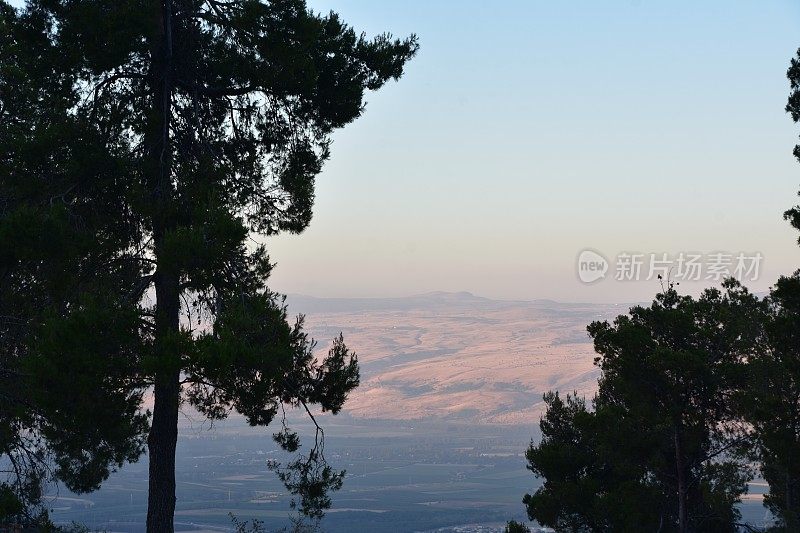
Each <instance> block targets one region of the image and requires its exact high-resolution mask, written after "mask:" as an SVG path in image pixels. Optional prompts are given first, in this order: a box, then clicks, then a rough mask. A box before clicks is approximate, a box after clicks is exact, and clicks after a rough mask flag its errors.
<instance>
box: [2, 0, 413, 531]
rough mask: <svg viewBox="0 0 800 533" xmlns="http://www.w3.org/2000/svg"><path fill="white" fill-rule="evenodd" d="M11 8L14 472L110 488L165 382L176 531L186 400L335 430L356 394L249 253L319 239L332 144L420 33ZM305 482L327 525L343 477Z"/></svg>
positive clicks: (292, 7) (299, 9)
mask: <svg viewBox="0 0 800 533" xmlns="http://www.w3.org/2000/svg"><path fill="white" fill-rule="evenodd" d="M0 10H1V11H0V16H1V17H2V18H0V30H2V31H0V36H2V37H0V38H1V39H3V40H2V42H0V274H2V278H1V279H2V281H0V283H2V285H0V291H2V300H0V307H2V309H1V310H0V314H2V319H0V327H2V338H3V341H4V342H3V346H2V348H0V349H1V350H2V361H0V363H1V364H2V366H0V380H6V381H8V383H9V384H11V383H13V384H15V386H11V385H9V386H8V388H6V387H4V386H3V387H0V389H1V390H2V391H3V394H4V395H6V396H8V397H9V399H10V400H11V401H10V402H4V403H3V405H2V408H0V417H2V421H0V423H2V433H1V434H0V439H1V440H0V444H3V445H5V447H4V449H3V452H4V453H5V454H6V455H7V456H8V457H14V458H16V457H19V456H20V453H21V452H20V450H22V449H30V446H28V447H27V448H26V447H23V448H16V449H12V448H13V446H15V445H18V444H19V442H17V441H18V440H19V439H20V438H21V436H26V438H27V436H28V435H34V436H35V438H36V439H40V438H41V439H44V440H41V441H40V440H37V441H36V443H35V446H36V447H37V449H38V448H40V447H41V448H42V449H45V448H46V449H48V450H49V451H50V452H52V453H55V457H56V462H57V464H58V470H57V472H56V474H57V477H58V478H60V479H63V480H65V481H67V483H68V484H70V486H71V487H72V488H75V489H78V490H89V489H92V488H95V487H96V486H97V485H98V483H99V482H100V481H102V479H104V478H105V477H106V476H107V474H108V471H109V468H112V467H114V465H117V466H118V465H120V464H122V463H123V462H124V461H129V460H134V459H135V458H136V457H138V455H139V454H140V453H141V451H142V449H143V448H142V446H143V436H144V434H145V432H147V431H148V429H147V428H148V419H147V418H146V417H143V416H142V414H140V412H139V408H140V403H141V400H142V397H143V394H144V393H145V391H147V390H149V389H151V390H152V391H153V394H154V396H155V406H154V408H153V412H152V417H151V418H150V419H149V434H148V436H147V445H148V448H149V460H150V496H149V497H150V499H149V510H148V529H149V530H151V531H171V530H172V514H173V512H174V504H175V497H174V491H175V482H174V453H175V441H176V438H177V414H178V406H179V404H180V402H181V401H188V402H190V403H191V404H192V405H193V406H194V407H195V408H197V409H198V410H199V411H200V412H202V413H203V414H205V415H206V416H208V417H210V418H214V419H218V418H222V417H224V416H226V415H227V414H228V413H229V412H230V411H231V410H235V411H237V412H239V413H241V414H242V415H244V416H245V417H246V418H247V420H248V421H249V422H250V423H251V424H253V425H267V424H269V423H270V422H271V421H272V420H273V419H274V417H275V415H276V414H277V413H278V411H279V410H280V409H281V407H282V406H283V405H291V406H298V407H303V408H306V409H307V408H308V407H309V406H311V405H318V406H319V407H320V408H321V409H322V410H327V411H332V412H334V413H335V412H337V411H338V410H339V409H341V407H342V405H343V403H344V401H345V399H346V397H347V394H348V392H349V391H350V390H352V389H353V388H354V387H355V386H356V385H357V384H358V365H357V362H356V359H355V356H354V355H353V354H352V353H351V352H350V351H349V350H348V349H347V347H346V346H345V345H344V342H343V340H342V339H341V338H339V339H336V340H335V341H334V343H333V345H332V347H331V349H330V351H329V353H328V356H327V357H325V358H322V359H317V358H315V356H314V354H313V348H314V343H313V341H311V340H310V339H309V338H308V337H307V335H306V334H305V333H304V332H303V330H302V317H299V318H298V320H297V321H295V322H289V320H288V317H287V311H286V307H285V305H284V303H283V299H282V298H281V297H280V296H279V295H277V294H275V293H274V292H272V291H271V290H269V289H268V288H267V286H266V280H267V278H268V276H269V273H270V270H271V268H272V264H271V262H270V260H269V257H268V255H267V251H266V248H265V246H264V245H263V244H255V242H256V240H255V239H254V238H253V237H254V236H257V235H262V236H269V235H275V234H277V233H280V232H290V233H299V232H301V231H303V229H305V228H306V227H307V225H308V224H309V222H310V220H311V215H312V206H313V201H314V179H315V177H316V175H317V174H318V173H319V172H320V170H321V168H322V165H323V163H324V161H325V160H326V159H327V158H328V157H329V153H330V143H331V138H330V135H331V133H332V132H333V131H335V130H336V129H338V128H341V127H343V126H345V125H346V124H348V123H350V122H352V121H353V120H354V119H355V118H357V117H358V116H359V115H360V114H361V113H362V112H363V109H364V94H365V91H367V90H375V89H378V88H380V87H381V86H382V85H383V84H384V83H386V82H387V81H388V80H390V79H393V78H394V79H396V78H398V77H399V76H400V75H401V74H402V71H403V67H404V65H405V63H406V62H407V61H408V60H409V58H411V57H412V56H413V55H414V53H415V52H416V49H417V43H416V39H415V38H414V37H413V36H412V37H410V38H408V39H404V40H397V39H393V38H392V37H391V36H389V35H380V36H378V37H376V38H374V39H368V38H366V37H365V36H364V35H359V34H357V33H356V32H355V31H354V30H353V29H351V28H350V27H348V26H347V25H346V24H344V23H343V22H342V21H341V19H340V18H339V16H338V15H336V14H335V13H330V14H327V15H322V14H317V13H314V12H312V11H310V10H309V9H308V8H307V6H306V5H305V2H304V1H303V0H274V1H261V0H159V1H154V0H113V1H112V0H31V1H29V2H28V3H27V5H26V7H25V8H24V9H22V10H15V9H14V8H12V7H10V6H9V5H8V4H7V3H6V2H0ZM23 377H24V379H21V378H23ZM309 413H310V412H309ZM98 419H102V420H103V423H102V424H97V423H96V422H97V421H98ZM93 421H94V422H95V423H94V424H92V422H93ZM15 439H16V440H15ZM276 440H278V441H279V442H280V443H281V444H282V445H283V446H284V447H286V448H287V449H291V450H294V449H296V448H297V446H298V442H297V438H296V435H294V434H293V433H292V432H291V431H289V430H288V429H286V430H282V431H280V432H278V433H277V434H276ZM309 458H311V459H315V460H319V459H320V457H319V455H318V452H317V447H316V446H315V447H314V448H313V449H312V451H311V452H310V453H309ZM302 464H306V463H305V462H302ZM295 471H299V472H301V474H300V478H299V481H298V478H296V476H295V477H293V476H291V475H289V474H288V473H287V475H289V477H291V478H292V479H295V481H297V482H296V483H294V484H293V485H292V487H293V490H294V491H295V492H296V493H297V494H299V495H300V496H301V497H302V500H303V502H316V503H309V505H310V507H303V510H304V511H306V512H307V513H308V514H311V515H317V514H318V513H317V511H316V510H315V509H317V508H319V507H320V506H322V507H324V506H326V505H329V500H326V499H325V498H319V497H318V492H319V489H320V488H325V487H331V486H332V487H334V488H335V487H336V486H337V484H340V482H341V475H340V474H337V473H335V472H332V471H331V470H330V469H329V468H327V467H324V468H321V469H319V468H306V469H295ZM15 479H20V480H21V479H22V476H17V477H16V478H15ZM12 484H13V483H12ZM19 486H21V485H19Z"/></svg>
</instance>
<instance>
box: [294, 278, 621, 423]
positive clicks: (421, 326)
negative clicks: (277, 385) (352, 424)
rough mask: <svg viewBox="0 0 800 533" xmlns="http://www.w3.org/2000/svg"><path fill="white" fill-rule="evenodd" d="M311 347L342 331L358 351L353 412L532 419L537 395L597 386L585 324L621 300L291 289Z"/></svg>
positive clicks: (610, 312)
mask: <svg viewBox="0 0 800 533" xmlns="http://www.w3.org/2000/svg"><path fill="white" fill-rule="evenodd" d="M288 303H289V306H290V310H291V311H292V312H301V311H302V312H304V313H305V314H306V321H307V322H306V325H307V329H308V330H309V331H310V332H311V334H312V335H313V336H314V338H316V339H318V340H319V350H320V351H321V352H324V351H325V350H326V345H327V344H328V343H329V342H330V339H332V338H333V337H334V336H335V335H338V333H339V332H340V331H341V332H343V333H344V336H345V341H346V342H347V344H348V346H350V347H351V348H353V349H354V350H355V351H356V352H357V353H358V356H359V361H360V364H361V372H362V381H361V386H360V387H359V388H358V389H357V390H356V392H355V393H354V394H353V395H352V397H351V398H350V400H349V401H348V403H347V406H346V410H347V412H348V413H350V414H351V415H352V416H355V417H359V418H370V419H374V418H381V419H403V420H409V419H421V418H425V419H431V418H441V419H447V420H466V421H471V422H476V423H492V424H515V423H520V422H537V421H538V419H539V416H540V414H541V410H542V393H544V392H546V391H548V390H560V391H563V392H568V391H569V392H571V391H578V393H581V394H585V395H587V396H591V394H592V393H593V391H594V390H595V388H596V379H597V369H596V368H595V367H594V365H593V357H594V356H593V352H592V347H591V340H590V339H589V337H588V335H587V334H586V325H587V324H588V323H589V322H591V321H593V320H598V319H612V318H613V317H614V316H616V315H617V314H619V313H623V312H625V311H627V307H626V306H615V305H596V304H561V303H556V302H552V301H543V300H538V301H530V302H527V301H499V300H489V299H485V298H480V297H477V296H473V295H472V294H469V293H455V294H453V293H432V294H426V295H421V296H414V297H408V298H391V299H321V298H310V297H305V296H291V297H289V299H288Z"/></svg>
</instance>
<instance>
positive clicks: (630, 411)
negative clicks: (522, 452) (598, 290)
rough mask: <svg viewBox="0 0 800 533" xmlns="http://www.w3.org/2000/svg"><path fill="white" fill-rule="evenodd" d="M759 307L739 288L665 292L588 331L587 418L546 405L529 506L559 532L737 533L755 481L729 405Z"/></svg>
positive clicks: (577, 402) (568, 404)
mask: <svg viewBox="0 0 800 533" xmlns="http://www.w3.org/2000/svg"><path fill="white" fill-rule="evenodd" d="M760 306H761V303H760V302H759V301H758V299H756V298H755V297H753V296H752V295H751V294H750V293H748V292H747V291H746V290H745V289H743V288H742V287H741V286H740V285H738V284H737V283H735V282H732V281H730V282H726V291H725V292H721V291H719V290H716V289H709V290H707V291H705V292H704V293H703V295H702V296H701V297H700V298H698V299H693V298H691V297H688V296H680V295H679V294H678V293H677V291H675V289H674V288H672V287H668V288H667V289H666V290H665V291H664V292H663V293H661V294H659V295H658V296H657V297H656V299H655V301H654V302H653V304H652V305H651V306H649V307H634V308H632V309H631V311H630V313H629V314H628V315H621V316H619V317H617V319H616V320H615V321H614V322H613V324H612V323H608V322H594V323H593V324H591V325H590V326H589V328H588V330H589V333H590V334H591V335H592V337H593V338H594V344H595V350H596V351H597V353H598V357H597V358H596V362H597V364H598V366H599V367H600V370H601V377H600V380H599V391H598V393H597V396H596V397H595V398H594V401H593V405H592V407H593V409H592V410H589V409H587V406H586V404H585V401H584V400H582V399H580V398H576V397H575V396H567V398H566V401H564V400H562V399H561V398H560V397H559V395H558V394H553V393H550V394H548V395H546V396H545V402H546V404H547V411H546V413H545V415H544V417H543V419H542V422H541V429H542V441H541V443H539V444H538V445H537V444H535V443H532V444H531V447H530V448H529V450H528V452H527V454H526V457H527V459H528V462H529V469H530V470H532V471H533V472H534V473H536V474H537V475H539V476H541V477H543V478H544V485H543V486H542V487H541V488H540V489H539V490H538V491H537V492H536V493H535V494H533V495H527V496H526V497H525V499H524V503H525V504H526V506H527V509H528V515H529V517H530V518H531V520H537V521H538V522H539V523H540V524H542V525H546V526H550V527H553V528H555V529H556V530H557V531H587V532H605V531H634V530H652V531H657V530H660V531H680V532H681V533H684V532H686V531H709V532H710V531H718V532H733V531H736V528H737V525H736V524H737V523H738V522H739V518H740V516H739V512H738V510H737V509H736V508H735V504H736V503H737V502H738V501H739V497H740V495H741V494H742V493H744V492H745V490H746V482H747V481H748V480H749V479H750V472H749V468H748V467H747V461H746V460H747V455H746V452H747V451H748V447H747V444H748V442H749V441H748V436H749V435H748V434H747V432H746V431H745V428H744V427H743V425H742V424H741V423H740V422H739V420H738V418H737V413H736V409H735V402H732V401H731V398H732V396H733V395H734V392H735V391H736V390H737V387H738V382H739V380H740V379H741V378H742V376H741V372H740V367H741V363H742V361H744V360H746V359H747V358H749V357H750V356H751V355H752V353H753V350H754V349H755V346H756V345H757V339H758V338H759V331H760V329H759V326H758V322H757V321H756V322H755V323H753V322H752V321H751V320H750V317H753V316H754V314H753V313H755V312H756V311H757V310H758V309H759V308H760Z"/></svg>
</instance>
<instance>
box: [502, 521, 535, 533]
mask: <svg viewBox="0 0 800 533" xmlns="http://www.w3.org/2000/svg"><path fill="white" fill-rule="evenodd" d="M505 533H531V530H530V528H529V527H528V526H526V525H525V524H520V523H519V522H517V521H515V520H511V521H510V522H509V523H507V524H506V529H505Z"/></svg>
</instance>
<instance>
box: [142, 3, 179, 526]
mask: <svg viewBox="0 0 800 533" xmlns="http://www.w3.org/2000/svg"><path fill="white" fill-rule="evenodd" d="M154 8H155V16H156V24H155V29H156V32H155V35H154V36H153V42H152V46H151V53H152V58H151V59H152V66H151V73H150V74H151V75H150V80H151V82H150V83H151V95H152V99H153V113H152V115H151V118H150V124H149V125H148V129H147V134H146V138H145V142H146V145H147V158H148V161H147V167H148V168H147V171H148V175H149V182H150V184H151V186H152V190H153V215H152V222H153V244H154V249H155V256H156V272H155V289H156V313H155V315H156V316H155V346H156V350H157V353H158V363H157V369H156V371H155V387H154V390H153V393H154V395H155V404H154V407H153V420H152V426H151V428H150V434H149V435H148V438H147V448H148V455H149V461H150V466H149V487H148V488H149V492H148V498H147V531H148V532H150V533H172V532H173V531H174V524H173V517H174V515H175V447H176V444H177V441H178V404H179V401H180V359H181V358H180V354H179V353H176V350H177V347H176V343H175V342H174V341H175V339H176V336H177V334H178V332H179V326H180V324H179V319H180V288H179V287H180V285H179V283H180V274H179V272H178V270H177V268H176V267H175V266H174V261H173V260H171V259H170V260H167V261H165V260H164V256H163V250H164V246H163V245H164V239H165V236H166V235H168V234H169V233H170V231H171V230H174V228H175V216H174V211H175V206H174V205H173V202H174V191H173V183H172V157H171V147H170V119H171V115H172V1H171V0H154Z"/></svg>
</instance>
